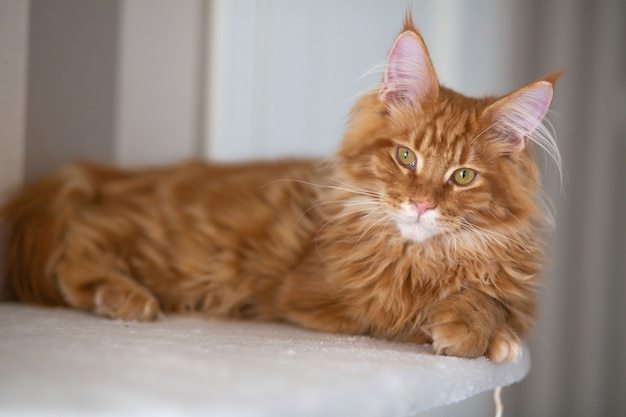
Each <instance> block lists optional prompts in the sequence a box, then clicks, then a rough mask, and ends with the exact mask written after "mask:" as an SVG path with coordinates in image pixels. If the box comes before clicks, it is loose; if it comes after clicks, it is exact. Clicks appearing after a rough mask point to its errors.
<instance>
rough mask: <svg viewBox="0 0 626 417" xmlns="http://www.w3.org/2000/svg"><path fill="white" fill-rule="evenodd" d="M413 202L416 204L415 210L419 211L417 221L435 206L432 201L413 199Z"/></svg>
mask: <svg viewBox="0 0 626 417" xmlns="http://www.w3.org/2000/svg"><path fill="white" fill-rule="evenodd" d="M411 202H412V203H413V204H414V205H415V211H417V221H419V220H420V218H421V217H422V215H423V214H424V213H426V212H427V211H428V210H432V209H434V208H435V204H433V203H431V202H430V201H415V200H411Z"/></svg>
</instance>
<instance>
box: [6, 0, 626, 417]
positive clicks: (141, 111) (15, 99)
mask: <svg viewBox="0 0 626 417" xmlns="http://www.w3.org/2000/svg"><path fill="white" fill-rule="evenodd" d="M409 5H410V6H412V10H413V17H414V21H415V23H416V24H417V26H418V27H419V28H420V29H421V31H422V34H423V36H424V38H425V41H426V43H427V45H428V47H429V49H430V52H431V57H432V59H433V62H434V66H435V69H436V71H437V73H438V75H439V78H440V81H441V82H442V84H445V85H446V86H449V87H452V88H454V89H456V90H457V91H460V92H462V93H465V94H468V95H478V96H480V95H485V94H505V93H508V92H510V91H512V90H514V89H516V88H518V87H520V86H522V85H524V84H526V83H528V82H530V81H533V80H534V79H536V78H539V77H541V76H543V75H544V74H546V73H549V72H552V71H558V70H566V71H568V73H567V75H566V76H565V77H564V78H563V79H562V80H561V81H560V82H559V83H558V85H557V91H556V96H555V100H554V102H553V106H552V110H553V111H552V113H551V115H550V120H551V121H552V123H553V124H554V127H555V131H556V134H557V138H558V143H559V146H560V149H561V152H562V154H563V160H564V165H565V177H564V180H563V183H562V184H561V182H560V179H559V175H558V170H557V169H556V167H555V166H554V164H552V163H550V162H549V161H546V163H545V167H544V168H545V173H544V174H545V184H546V188H547V190H548V193H549V195H550V196H551V198H552V200H553V202H554V205H555V210H556V219H557V228H556V230H555V232H554V233H552V235H551V248H552V249H551V251H552V253H551V257H552V259H553V260H554V261H553V263H552V265H551V267H550V269H549V270H548V271H546V272H545V273H544V274H543V277H542V279H541V281H542V284H543V285H542V287H541V289H540V291H539V296H540V300H541V312H540V319H539V322H538V325H537V327H536V330H535V332H534V335H533V337H532V338H531V339H530V340H529V344H530V350H531V355H532V368H531V372H530V374H529V375H528V377H527V378H526V379H525V380H524V381H523V382H521V383H519V384H517V385H515V386H513V387H509V388H506V389H505V390H504V405H505V415H507V416H510V417H513V416H527V417H530V416H532V417H537V416H570V417H572V416H581V417H582V416H585V417H586V416H592V415H593V416H626V396H625V395H624V393H626V324H625V323H626V237H625V236H626V220H625V219H624V217H623V216H624V213H625V211H626V185H625V184H626V168H625V165H624V160H625V159H626V42H625V41H626V33H625V32H626V2H624V1H623V0H595V1H591V0H589V1H579V0H431V1H427V0H423V1H420V0H414V1H408V0H258V1H254V0H177V1H173V0H106V1H104V0H31V1H28V0H0V199H3V198H6V196H7V195H8V193H9V192H10V190H11V189H13V188H15V187H16V186H18V185H19V184H22V183H23V182H24V181H28V180H31V179H34V178H36V177H39V176H41V175H43V174H46V173H48V172H50V171H51V170H53V169H56V168H58V167H59V166H60V165H62V164H65V163H67V162H70V161H75V160H96V161H103V162H113V163H117V164H121V165H126V166H143V165H148V164H160V163H167V162H173V161H177V160H180V159H185V158H189V157H202V158H210V159H215V160H229V161H232V160H242V159H251V158H255V159H256V158H275V157H280V156H323V155H327V154H329V153H330V152H332V150H333V149H334V148H335V146H336V145H337V143H338V141H339V140H340V138H341V135H342V131H343V129H344V124H345V121H346V115H347V113H348V111H349V109H350V106H351V105H352V104H353V103H354V101H355V98H356V97H357V96H358V95H359V94H361V93H363V92H365V91H367V90H368V89H369V88H371V87H372V86H373V85H375V84H376V83H377V82H379V80H380V77H381V72H380V71H381V69H382V67H381V65H382V63H383V62H384V59H385V57H386V53H387V51H388V49H389V47H390V46H391V44H392V42H393V39H394V37H395V35H396V34H397V33H398V31H399V30H400V28H401V23H402V19H403V17H404V11H405V9H406V7H407V6H409ZM542 165H543V164H542ZM492 414H493V403H492V400H491V394H489V393H487V394H484V395H480V396H477V397H475V398H473V399H471V400H468V401H465V402H462V403H460V404H458V405H454V406H451V407H447V408H444V409H440V410H433V411H432V412H429V413H425V414H423V415H427V416H439V415H442V416H443V415H446V416H455V415H458V416H485V415H492Z"/></svg>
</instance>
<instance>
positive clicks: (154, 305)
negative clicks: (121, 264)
mask: <svg viewBox="0 0 626 417" xmlns="http://www.w3.org/2000/svg"><path fill="white" fill-rule="evenodd" d="M81 258H82V257H81ZM81 258H76V257H72V256H63V257H62V258H61V259H60V260H59V262H58V263H57V265H56V268H55V275H56V283H57V286H58V288H59V290H60V291H61V293H62V295H63V297H64V298H65V300H66V301H67V303H68V304H70V305H71V306H72V307H76V308H79V309H83V310H88V311H92V312H94V313H96V314H99V315H102V316H106V317H111V318H115V319H122V320H141V321H146V320H154V319H155V318H157V316H158V315H159V314H160V307H159V302H158V301H157V299H156V298H155V297H154V296H153V295H152V294H151V293H150V291H149V290H148V289H147V288H145V287H144V286H142V285H140V284H139V283H138V282H136V281H135V280H134V279H133V278H132V277H130V276H129V275H127V274H125V273H124V271H123V270H119V268H115V267H114V266H113V265H109V264H107V263H106V262H99V261H96V260H94V259H93V258H91V259H89V257H87V258H82V259H81Z"/></svg>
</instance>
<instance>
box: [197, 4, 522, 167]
mask: <svg viewBox="0 0 626 417" xmlns="http://www.w3.org/2000/svg"><path fill="white" fill-rule="evenodd" d="M410 3H411V2H407V1H406V0H391V1H389V0H387V1H385V0H369V1H367V0H366V1H363V0H342V1H332V0H316V1H312V0H299V1H294V0H265V1H255V0H214V1H212V2H211V6H212V7H211V10H210V19H209V22H210V24H209V29H210V33H209V41H210V46H211V47H210V54H209V55H208V65H207V70H208V72H209V77H208V79H209V90H208V94H207V97H208V98H209V102H208V105H207V107H208V109H209V111H208V119H207V127H206V129H205V132H206V136H205V155H207V156H209V157H212V158H215V159H220V160H237V159H249V158H272V157H277V156H303V155H304V156H308V155H327V154H329V153H330V152H332V150H333V149H335V147H336V145H337V143H338V141H339V140H340V138H341V135H342V132H343V129H344V122H345V120H346V119H345V118H346V115H347V113H348V111H349V109H350V107H351V106H352V104H353V103H354V101H355V98H356V97H357V96H358V95H359V94H361V93H363V92H365V91H366V90H367V89H368V88H371V87H372V86H373V85H376V84H377V83H378V82H379V80H380V78H381V76H382V73H381V72H380V71H381V70H382V64H383V63H384V60H385V58H386V54H387V52H388V50H389V48H390V46H391V44H392V42H393V39H394V37H395V36H396V34H397V33H398V32H399V31H400V29H401V28H402V20H403V18H404V13H405V10H406V8H407V5H409V4H410ZM412 3H413V16H414V20H415V22H416V24H417V25H418V26H419V28H420V30H421V31H422V34H423V36H424V38H425V40H426V43H427V44H428V45H429V48H430V52H431V54H432V58H433V61H434V65H435V69H436V70H437V72H438V74H439V76H440V79H441V81H442V82H443V83H444V84H446V85H449V86H451V87H454V88H456V89H459V90H460V91H462V92H464V93H467V94H470V95H484V94H486V93H505V92H508V90H510V89H512V82H511V78H512V74H513V73H514V71H512V70H511V66H512V65H513V64H512V62H513V61H512V60H511V59H509V58H510V57H511V55H512V54H513V53H514V52H513V51H511V49H510V45H511V44H512V40H511V38H512V37H513V36H514V34H513V33H512V31H510V30H506V28H508V27H509V26H512V24H513V21H514V18H515V16H513V14H512V13H511V4H512V0H506V1H500V2H493V1H489V0H477V1H472V2H467V1H463V0H428V1H414V2H412ZM485 15H489V21H490V24H489V25H486V24H484V22H485V18H484V16H485ZM370 69H375V71H373V73H372V74H371V75H369V76H366V77H363V78H361V76H362V75H363V74H365V73H366V72H368V70H370ZM376 70H377V71H376Z"/></svg>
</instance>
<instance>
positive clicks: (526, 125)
mask: <svg viewBox="0 0 626 417" xmlns="http://www.w3.org/2000/svg"><path fill="white" fill-rule="evenodd" d="M561 75H562V73H555V74H550V75H548V76H546V77H544V78H542V79H539V80H537V81H535V82H533V83H531V84H528V85H527V86H525V87H522V88H520V89H519V90H517V91H515V92H513V93H511V94H509V95H508V96H505V97H503V98H501V99H499V100H498V101H496V102H495V103H493V104H491V105H490V106H489V107H487V108H486V109H485V110H484V112H483V118H484V119H485V120H486V123H488V124H489V125H490V126H492V129H493V130H495V131H496V132H497V133H498V137H499V138H500V139H502V141H503V144H504V146H505V150H506V151H507V152H508V153H512V152H516V151H519V150H522V149H524V148H525V147H526V144H527V143H528V140H529V138H530V136H531V134H532V133H533V132H534V131H535V130H536V129H537V128H538V127H539V125H540V124H541V121H542V120H543V118H544V117H545V115H546V113H547V112H548V108H549V107H550V102H551V101H552V94H553V92H554V84H555V83H556V81H557V80H558V79H559V78H560V77H561Z"/></svg>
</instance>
